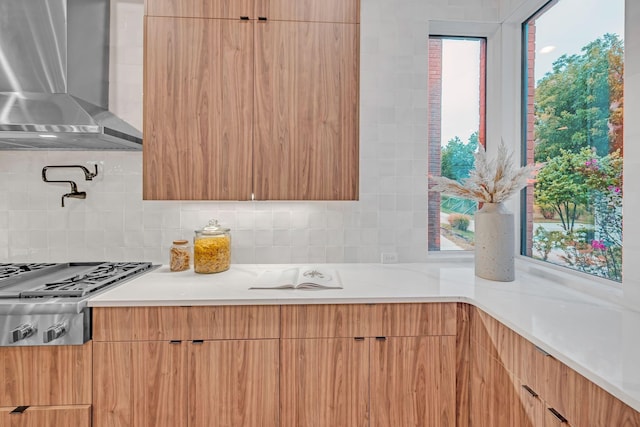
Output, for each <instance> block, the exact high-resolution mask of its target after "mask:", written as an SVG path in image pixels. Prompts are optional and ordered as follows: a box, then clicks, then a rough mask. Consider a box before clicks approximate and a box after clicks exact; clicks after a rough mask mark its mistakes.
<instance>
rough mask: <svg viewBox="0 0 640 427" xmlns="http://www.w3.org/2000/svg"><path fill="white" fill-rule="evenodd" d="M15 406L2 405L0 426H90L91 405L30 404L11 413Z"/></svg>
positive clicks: (0, 408)
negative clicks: (4, 406)
mask: <svg viewBox="0 0 640 427" xmlns="http://www.w3.org/2000/svg"><path fill="white" fill-rule="evenodd" d="M14 409H16V408H14V407H11V408H3V407H0V427H67V426H69V427H71V426H73V427H90V426H91V405H73V406H30V407H28V408H27V409H26V410H25V411H24V412H21V413H11V412H12V411H13V410H14Z"/></svg>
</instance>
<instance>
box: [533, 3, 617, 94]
mask: <svg viewBox="0 0 640 427" xmlns="http://www.w3.org/2000/svg"><path fill="white" fill-rule="evenodd" d="M606 33H615V34H617V35H618V36H619V37H620V38H624V0H560V1H559V2H558V3H557V4H556V5H555V6H553V7H551V9H549V10H548V11H547V12H545V13H544V14H543V15H541V16H540V17H538V19H536V70H535V77H536V82H537V81H539V80H540V79H541V78H542V77H543V76H544V75H545V73H547V72H548V71H551V66H552V64H553V61H555V60H556V59H557V58H558V57H560V56H562V55H563V54H574V53H580V51H581V49H582V48H583V47H584V46H585V45H586V44H588V43H589V42H591V41H593V40H595V39H597V38H599V37H602V36H603V35H604V34H606ZM547 51H548V52H547Z"/></svg>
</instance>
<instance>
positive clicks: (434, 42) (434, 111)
mask: <svg viewBox="0 0 640 427" xmlns="http://www.w3.org/2000/svg"><path fill="white" fill-rule="evenodd" d="M441 106H442V39H437V38H430V39H429V160H428V161H429V174H430V175H436V176H438V175H440V172H441V169H440V162H441V143H442V135H441V134H442V108H441ZM427 218H428V219H427V221H428V222H427V224H428V225H427V234H428V240H429V246H428V247H429V250H430V251H439V250H440V193H429V203H428V216H427Z"/></svg>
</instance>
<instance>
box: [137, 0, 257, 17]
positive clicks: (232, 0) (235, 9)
mask: <svg viewBox="0 0 640 427" xmlns="http://www.w3.org/2000/svg"><path fill="white" fill-rule="evenodd" d="M145 7H146V9H145V15H148V16H174V17H183V18H222V19H239V18H240V17H241V16H251V15H254V5H253V0H147V1H146V2H145Z"/></svg>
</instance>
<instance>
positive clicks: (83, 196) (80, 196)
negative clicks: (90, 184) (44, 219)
mask: <svg viewBox="0 0 640 427" xmlns="http://www.w3.org/2000/svg"><path fill="white" fill-rule="evenodd" d="M65 197H72V198H74V199H86V198H87V193H86V192H85V191H77V190H76V191H72V192H71V193H67V194H63V195H62V207H63V208H64V198H65Z"/></svg>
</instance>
